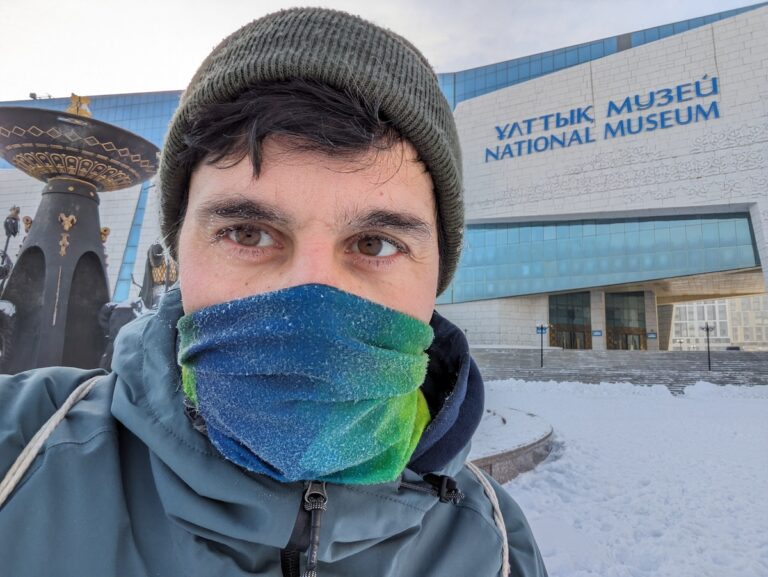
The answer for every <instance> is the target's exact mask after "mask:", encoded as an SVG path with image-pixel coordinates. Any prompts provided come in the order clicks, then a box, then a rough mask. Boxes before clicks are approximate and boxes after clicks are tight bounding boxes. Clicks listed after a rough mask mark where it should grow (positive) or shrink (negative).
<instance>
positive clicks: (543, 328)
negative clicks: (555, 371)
mask: <svg viewBox="0 0 768 577" xmlns="http://www.w3.org/2000/svg"><path fill="white" fill-rule="evenodd" d="M536 332H537V333H539V336H541V357H540V358H541V362H540V363H539V367H540V368H544V335H545V334H547V325H545V324H544V323H542V322H540V323H539V324H537V325H536Z"/></svg>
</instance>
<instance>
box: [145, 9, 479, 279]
mask: <svg viewBox="0 0 768 577" xmlns="http://www.w3.org/2000/svg"><path fill="white" fill-rule="evenodd" d="M296 78H298V79H303V80H310V81H316V82H320V83H322V84H325V85H328V86H330V87H332V88H336V89H339V90H344V89H349V88H353V89H354V90H355V92H356V93H357V94H359V95H360V97H361V98H363V99H364V100H371V101H376V102H379V103H380V110H381V112H382V114H383V115H384V116H386V118H387V119H388V120H389V121H390V122H392V124H393V125H394V127H395V128H396V129H397V131H398V132H399V133H400V134H401V135H402V136H403V137H404V138H405V139H407V140H408V141H410V142H411V143H412V144H413V145H414V147H415V148H416V150H417V151H418V153H419V157H420V158H421V160H422V161H423V162H424V163H425V164H426V166H427V169H428V170H429V173H430V175H431V177H432V181H433V183H434V192H435V201H436V204H437V214H438V226H439V228H440V280H439V284H438V294H439V293H441V292H443V290H445V288H446V287H447V286H448V284H449V283H450V281H451V278H452V277H453V273H454V271H455V270H456V265H457V264H458V260H459V255H460V253H461V244H462V237H463V232H464V202H463V195H462V174H461V150H460V149H459V139H458V135H457V133H456V125H455V123H454V120H453V114H452V113H451V108H450V106H449V104H448V102H447V101H446V99H445V97H444V96H443V93H442V92H441V91H440V87H439V85H438V82H437V77H436V76H435V73H434V72H433V70H432V68H431V67H430V65H429V63H428V62H427V60H426V59H425V58H424V56H423V55H422V54H421V53H420V52H419V51H418V50H417V49H416V48H415V47H414V46H413V45H412V44H411V43H410V42H408V41H407V40H405V39H404V38H402V37H400V36H398V35H397V34H395V33H393V32H390V31H389V30H385V29H383V28H380V27H378V26H376V25H374V24H371V23H370V22H367V21H365V20H363V19H361V18H358V17H357V16H352V15H350V14H346V13H344V12H338V11H335V10H327V9H323V8H293V9H290V10H283V11H280V12H276V13H274V14H270V15H268V16H264V17H263V18H260V19H258V20H254V21H253V22H251V23H250V24H247V25H245V26H243V27H242V28H240V29H239V30H238V31H236V32H235V33H233V34H231V35H230V36H229V37H227V38H226V39H224V40H223V41H222V42H221V43H220V44H219V45H218V46H217V47H216V48H214V50H213V52H211V54H210V55H209V56H208V58H206V59H205V61H204V62H203V64H202V65H201V66H200V68H199V69H198V71H197V72H196V73H195V75H194V77H193V78H192V81H191V82H190V83H189V86H188V87H187V89H186V90H185V91H184V94H183V95H182V97H181V102H180V103H179V107H178V109H177V110H176V113H175V115H174V117H173V119H172V120H171V125H170V128H169V131H168V135H167V137H166V141H165V147H164V149H163V154H162V157H161V162H160V171H159V178H160V190H161V201H160V202H161V211H162V222H161V227H162V232H163V236H164V237H165V238H166V242H167V243H168V245H169V248H170V250H171V253H172V254H174V255H175V254H176V246H177V242H178V231H179V228H180V220H181V216H182V215H183V212H184V210H185V207H186V204H187V190H188V187H189V181H188V175H187V174H186V171H185V169H184V167H183V166H182V164H181V162H180V155H181V154H182V153H183V152H184V151H185V150H186V148H187V145H186V144H185V135H187V134H188V133H189V131H190V127H191V126H192V125H193V123H194V122H195V119H196V116H197V115H198V114H200V111H201V109H203V108H204V107H206V106H209V105H211V104H219V103H226V102H232V101H234V100H236V99H237V98H238V96H240V95H241V94H242V93H243V92H245V91H247V90H248V89H249V88H251V87H252V85H253V84H254V83H257V82H271V81H273V82H280V81H286V80H291V79H296Z"/></svg>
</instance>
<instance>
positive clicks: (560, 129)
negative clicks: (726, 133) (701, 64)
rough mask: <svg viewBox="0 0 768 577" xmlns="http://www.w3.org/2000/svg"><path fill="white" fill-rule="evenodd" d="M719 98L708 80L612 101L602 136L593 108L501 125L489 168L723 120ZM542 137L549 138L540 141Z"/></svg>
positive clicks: (489, 150)
mask: <svg viewBox="0 0 768 577" xmlns="http://www.w3.org/2000/svg"><path fill="white" fill-rule="evenodd" d="M718 93H719V86H718V79H717V76H713V77H711V78H710V77H709V75H707V74H705V75H704V77H703V78H702V79H701V80H696V81H695V82H686V83H684V84H678V85H677V86H675V87H674V88H660V89H658V90H651V91H649V92H644V93H642V94H635V95H632V96H627V97H625V98H621V99H616V100H610V101H609V102H608V105H607V106H606V108H605V110H604V124H603V127H602V130H601V131H598V130H597V129H596V126H595V114H594V112H595V111H594V107H593V106H592V105H590V106H585V107H578V108H571V109H570V110H568V111H567V112H553V113H551V114H544V115H542V116H534V117H531V118H526V119H524V120H519V121H515V122H509V123H507V124H497V125H496V126H495V127H494V129H495V131H496V138H497V140H499V141H500V143H499V144H496V145H495V146H491V147H488V148H486V149H485V162H493V161H496V160H504V159H507V158H517V157H519V156H526V155H529V154H537V153H539V152H546V151H548V150H555V149H558V148H569V147H571V146H574V145H579V144H589V143H592V142H596V141H597V140H598V139H602V140H610V139H613V138H621V137H624V136H631V135H634V134H640V133H642V132H653V131H655V130H660V129H662V130H663V129H666V128H672V127H673V126H683V125H687V124H695V123H697V122H702V121H706V120H709V119H710V118H720V108H719V102H718V100H717V99H714V98H713V97H715V96H717V95H718ZM541 132H544V133H547V134H539V135H538V136H537V135H536V133H541ZM501 143H504V144H501Z"/></svg>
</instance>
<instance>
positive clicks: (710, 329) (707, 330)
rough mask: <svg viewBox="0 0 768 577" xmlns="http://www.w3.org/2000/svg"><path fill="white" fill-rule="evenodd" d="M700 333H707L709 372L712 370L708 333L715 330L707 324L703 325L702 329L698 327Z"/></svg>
mask: <svg viewBox="0 0 768 577" xmlns="http://www.w3.org/2000/svg"><path fill="white" fill-rule="evenodd" d="M700 328H701V330H702V331H704V332H705V333H707V367H708V369H709V370H710V371H711V370H712V357H711V355H710V352H709V333H711V332H712V331H714V330H715V326H714V325H712V326H710V325H709V323H706V322H705V323H704V326H703V327H700Z"/></svg>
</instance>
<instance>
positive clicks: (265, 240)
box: [216, 225, 275, 248]
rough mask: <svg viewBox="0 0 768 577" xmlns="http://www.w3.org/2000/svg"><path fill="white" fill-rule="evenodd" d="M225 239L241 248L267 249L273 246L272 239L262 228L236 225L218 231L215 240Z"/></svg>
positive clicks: (273, 241)
mask: <svg viewBox="0 0 768 577" xmlns="http://www.w3.org/2000/svg"><path fill="white" fill-rule="evenodd" d="M223 239H226V240H228V241H231V242H233V243H235V244H236V245H238V246H241V247H247V248H268V247H271V246H274V245H275V239H274V237H273V236H272V235H271V234H269V232H267V231H266V230H264V229H262V228H257V227H253V226H246V225H238V226H230V227H227V228H225V229H222V230H221V231H219V232H218V233H217V235H216V240H223Z"/></svg>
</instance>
